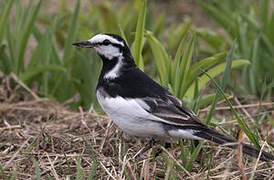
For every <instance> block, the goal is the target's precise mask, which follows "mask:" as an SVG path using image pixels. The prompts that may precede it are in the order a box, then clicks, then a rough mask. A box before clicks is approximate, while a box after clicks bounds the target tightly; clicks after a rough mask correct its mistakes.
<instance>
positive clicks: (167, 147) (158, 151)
mask: <svg viewBox="0 0 274 180" xmlns="http://www.w3.org/2000/svg"><path fill="white" fill-rule="evenodd" d="M164 147H165V148H166V149H169V148H170V147H171V143H167V142H166V143H165V145H164ZM162 152H163V149H162V148H159V149H157V151H156V152H155V158H156V157H158V156H159V155H160V154H161V153H162Z"/></svg>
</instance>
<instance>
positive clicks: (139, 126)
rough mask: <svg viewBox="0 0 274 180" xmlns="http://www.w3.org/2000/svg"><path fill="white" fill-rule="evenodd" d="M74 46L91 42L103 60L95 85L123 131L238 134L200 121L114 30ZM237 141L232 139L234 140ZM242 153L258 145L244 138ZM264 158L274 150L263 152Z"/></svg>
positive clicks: (223, 139) (218, 137)
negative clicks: (140, 62)
mask: <svg viewBox="0 0 274 180" xmlns="http://www.w3.org/2000/svg"><path fill="white" fill-rule="evenodd" d="M73 45H75V46H79V47H85V48H93V49H94V50H95V51H96V52H97V54H98V55H99V56H100V57H101V59H102V61H103V67H102V70H101V74H100V77H99V82H98V84H97V88H96V95H97V99H98V101H99V103H100V105H101V107H102V108H103V110H104V111H105V113H106V114H107V115H108V116H109V117H110V119H112V120H113V122H114V123H115V124H116V125H117V126H118V127H119V128H120V129H121V130H122V131H123V132H125V133H127V134H128V135H132V136H137V137H148V138H151V139H153V138H187V139H194V140H209V141H212V142H215V143H217V144H226V143H229V144H230V145H228V147H231V148H233V149H235V148H237V147H238V145H237V140H236V139H233V138H230V137H227V136H225V135H222V134H220V133H218V132H217V131H215V130H213V129H211V128H209V127H208V126H207V125H205V124H204V123H202V122H201V121H200V119H199V118H198V117H197V116H196V115H195V114H194V113H193V112H192V111H191V110H190V109H188V108H187V107H186V106H185V105H184V104H183V103H182V101H181V100H179V99H178V98H177V97H175V96H173V95H172V94H171V93H170V92H169V91H167V90H166V89H165V88H163V87H162V86H160V85H159V84H158V83H156V82H155V81H154V80H152V79H151V78H150V77H149V76H147V75H146V74H145V73H144V72H142V71H141V70H140V69H139V68H138V67H137V66H136V64H135V62H134V59H133V57H132V55H131V52H130V49H129V48H128V47H127V45H126V43H125V41H124V40H123V39H122V38H121V37H120V36H118V35H115V34H98V35H96V36H94V37H92V38H91V39H89V40H88V41H80V42H76V43H73ZM233 143H234V144H233ZM242 150H243V152H244V153H246V154H248V155H250V156H253V157H258V155H259V152H260V150H258V149H256V148H255V147H253V146H251V145H247V144H244V143H242ZM260 159H261V160H263V161H271V160H274V156H273V155H271V154H270V153H267V152H264V151H263V152H262V154H261V157H260Z"/></svg>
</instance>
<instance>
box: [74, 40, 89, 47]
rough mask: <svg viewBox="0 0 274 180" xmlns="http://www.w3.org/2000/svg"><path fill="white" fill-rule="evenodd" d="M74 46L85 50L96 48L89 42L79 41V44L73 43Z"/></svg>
mask: <svg viewBox="0 0 274 180" xmlns="http://www.w3.org/2000/svg"><path fill="white" fill-rule="evenodd" d="M72 45H74V46H78V47H85V48H93V47H94V45H93V44H92V43H91V42H89V41H79V42H75V43H72Z"/></svg>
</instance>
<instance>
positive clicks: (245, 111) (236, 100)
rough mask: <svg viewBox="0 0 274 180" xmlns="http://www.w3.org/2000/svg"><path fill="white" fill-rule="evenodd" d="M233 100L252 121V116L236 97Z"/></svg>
mask: <svg viewBox="0 0 274 180" xmlns="http://www.w3.org/2000/svg"><path fill="white" fill-rule="evenodd" d="M234 100H235V102H236V103H237V104H238V105H239V106H241V108H240V109H242V111H243V112H244V113H245V115H246V116H247V117H248V118H249V119H250V120H251V121H252V122H253V123H254V122H255V120H254V119H253V118H252V116H251V115H250V114H249V113H248V112H247V110H246V109H245V108H244V107H243V105H242V104H241V103H240V101H239V100H238V98H237V97H235V98H234Z"/></svg>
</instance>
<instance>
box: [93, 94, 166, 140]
mask: <svg viewBox="0 0 274 180" xmlns="http://www.w3.org/2000/svg"><path fill="white" fill-rule="evenodd" d="M96 95H97V99H98V101H99V103H100V105H101V107H102V108H103V110H104V111H105V113H106V114H107V115H108V116H109V117H110V119H111V120H113V122H114V123H115V124H116V125H117V126H118V127H119V128H120V129H122V131H124V132H126V133H127V134H129V135H133V136H139V137H151V136H165V135H166V132H165V130H164V129H163V127H162V124H161V123H159V122H157V121H151V120H155V118H157V117H155V116H153V115H151V114H150V113H148V112H147V111H145V110H144V109H143V108H142V107H141V106H140V105H139V104H138V103H137V102H136V101H135V100H134V99H124V98H122V97H120V96H118V97H115V98H112V97H104V92H100V90H97V92H96Z"/></svg>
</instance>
